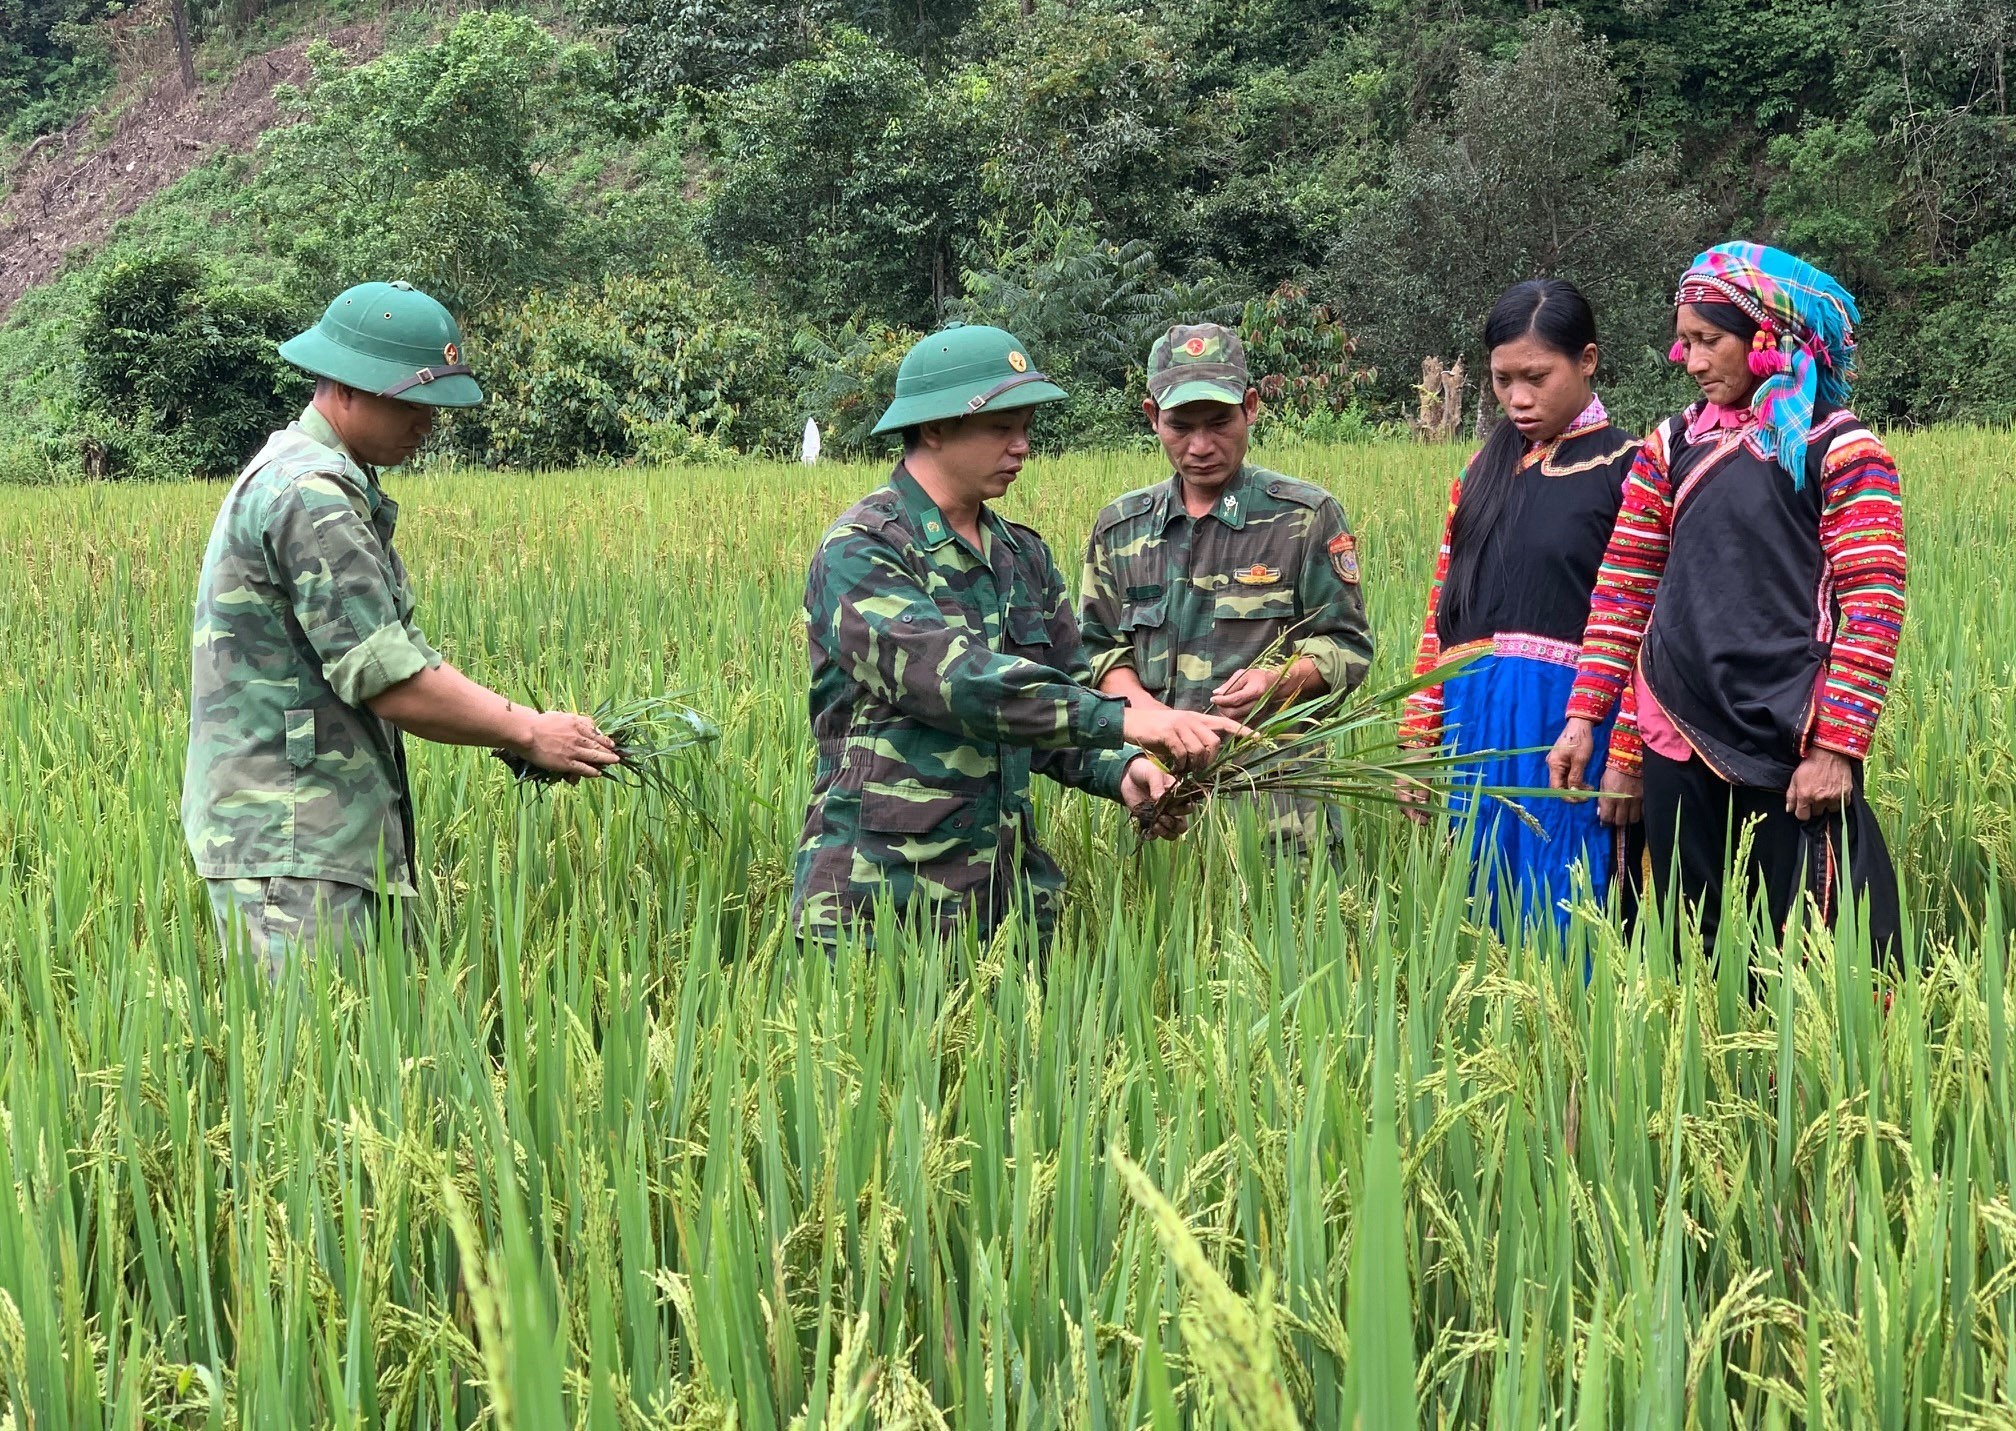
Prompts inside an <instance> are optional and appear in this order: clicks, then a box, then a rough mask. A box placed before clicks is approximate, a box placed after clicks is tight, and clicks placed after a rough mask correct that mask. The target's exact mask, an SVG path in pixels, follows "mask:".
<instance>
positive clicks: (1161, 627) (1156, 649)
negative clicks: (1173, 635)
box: [1120, 596, 1171, 692]
mask: <svg viewBox="0 0 2016 1431" xmlns="http://www.w3.org/2000/svg"><path fill="white" fill-rule="evenodd" d="M1120 634H1121V635H1122V636H1124V637H1126V638H1127V642H1128V644H1129V645H1130V646H1132V647H1133V649H1134V674H1135V675H1136V676H1138V677H1139V678H1140V680H1141V684H1142V685H1144V686H1146V687H1147V688H1148V689H1149V690H1151V691H1158V692H1159V691H1164V690H1167V689H1168V687H1169V667H1170V662H1171V650H1170V643H1169V598H1168V597H1167V596H1158V597H1156V598H1155V599H1154V600H1153V601H1130V602H1128V603H1126V604H1125V605H1124V606H1122V607H1121V608H1120Z"/></svg>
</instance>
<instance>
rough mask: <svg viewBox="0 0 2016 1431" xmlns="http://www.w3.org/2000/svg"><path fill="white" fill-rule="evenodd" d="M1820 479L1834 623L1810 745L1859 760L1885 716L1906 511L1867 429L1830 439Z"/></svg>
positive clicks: (1890, 467) (1891, 470) (1891, 465)
mask: <svg viewBox="0 0 2016 1431" xmlns="http://www.w3.org/2000/svg"><path fill="white" fill-rule="evenodd" d="M1821 475H1822V481H1823V483H1824V486H1823V487H1822V489H1821V492H1822V497H1823V499H1824V505H1823V506H1822V508H1821V512H1820V551H1821V554H1822V556H1823V557H1824V558H1825V560H1826V562H1827V572H1828V576H1829V579H1830V580H1831V581H1832V583H1833V587H1834V601H1835V604H1836V606H1837V608H1838V609H1839V611H1840V623H1839V625H1838V626H1837V627H1836V629H1835V632H1834V645H1833V649H1832V650H1831V651H1830V652H1829V653H1828V657H1827V675H1826V678H1825V680H1824V681H1823V683H1822V685H1821V690H1820V703H1819V708H1818V710H1817V711H1816V712H1815V716H1814V725H1813V743H1814V744H1815V745H1818V746H1821V747H1823V748H1825V749H1827V750H1832V751H1836V752H1838V753H1839V754H1842V755H1846V756H1850V757H1852V758H1854V759H1856V760H1861V759H1863V758H1864V757H1866V756H1867V755H1868V754H1869V742H1870V739H1871V737H1873V736H1874V735H1875V732H1876V720H1877V717H1878V716H1880V715H1881V714H1882V713H1883V701H1884V698H1885V697H1886V696H1887V695H1888V694H1889V690H1890V675H1891V672H1892V671H1893V670H1894V669H1895V668H1896V664H1897V641H1898V638H1899V637H1900V636H1901V635H1902V634H1903V631H1904V503H1903V498H1902V494H1901V492H1900V491H1899V488H1898V481H1897V464H1896V462H1895V461H1893V460H1892V459H1891V456H1890V454H1889V452H1887V451H1886V450H1884V447H1883V444H1882V443H1881V442H1879V441H1878V440H1877V439H1876V438H1875V437H1874V436H1873V435H1871V434H1870V433H1869V431H1868V430H1867V429H1865V428H1861V427H1855V428H1851V429H1850V430H1848V431H1847V432H1844V433H1843V434H1842V435H1841V436H1840V437H1838V438H1837V439H1835V441H1834V443H1833V445H1832V446H1831V447H1830V448H1829V449H1828V451H1827V457H1826V460H1825V462H1824V463H1823V464H1822V466H1821Z"/></svg>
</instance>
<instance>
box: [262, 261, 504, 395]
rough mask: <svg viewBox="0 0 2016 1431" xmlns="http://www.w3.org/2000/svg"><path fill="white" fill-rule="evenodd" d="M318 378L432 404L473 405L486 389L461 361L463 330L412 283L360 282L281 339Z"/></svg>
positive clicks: (285, 351) (293, 359)
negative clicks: (303, 328) (311, 322)
mask: <svg viewBox="0 0 2016 1431" xmlns="http://www.w3.org/2000/svg"><path fill="white" fill-rule="evenodd" d="M280 356H281V357H283V358H285V359H286V360H287V361H288V362H290V363H292V364H293V365H294V366H295V367H297V368H302V369H305V370H306V371H308V372H311V373H313V374H314V375H315V376H316V377H318V378H333V379H334V380H335V381H337V382H339V383H342V384H343V385H344V386H345V387H352V388H356V389H357V390H358V391H359V392H366V393H375V394H377V395H378V396H379V397H390V398H399V399H400V400H402V401H404V402H417V403H425V404H426V405H427V406H429V407H475V406H476V405H477V404H478V403H480V402H482V401H483V389H482V388H480V387H478V386H477V385H476V379H475V377H474V375H473V374H471V372H470V371H469V365H468V364H467V363H465V362H463V361H462V330H461V329H460V328H458V327H457V326H456V325H455V318H454V316H453V315H452V314H450V313H449V311H448V310H447V309H446V308H443V307H442V306H441V305H440V304H439V303H438V302H436V301H435V300H434V299H432V298H429V297H428V296H427V295H426V294H424V293H422V292H421V291H420V290H419V289H417V288H415V287H414V286H413V285H412V284H410V283H404V282H400V283H360V284H358V285H357V286H356V287H355V288H348V289H345V290H344V291H343V292H341V293H339V294H337V295H336V298H335V301H334V302H332V303H331V304H330V305H329V309H328V311H327V312H325V313H324V314H323V315H322V318H321V321H320V322H318V323H316V325H315V326H314V327H313V328H310V329H309V330H308V331H307V332H305V333H302V334H299V335H297V336H296V337H292V338H289V339H288V340H287V341H286V342H284V343H282V344H281V345H280Z"/></svg>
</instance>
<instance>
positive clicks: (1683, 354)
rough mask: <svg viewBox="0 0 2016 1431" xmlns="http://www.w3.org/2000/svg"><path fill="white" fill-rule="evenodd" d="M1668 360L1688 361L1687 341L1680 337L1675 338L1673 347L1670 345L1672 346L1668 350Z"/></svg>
mask: <svg viewBox="0 0 2016 1431" xmlns="http://www.w3.org/2000/svg"><path fill="white" fill-rule="evenodd" d="M1666 361H1667V362H1669V363H1684V362H1686V361H1687V345H1686V344H1685V343H1683V342H1681V341H1680V340H1679V339H1678V338H1675V339H1674V340H1673V346H1672V347H1670V348H1668V349H1667V350H1666Z"/></svg>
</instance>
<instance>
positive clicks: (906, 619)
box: [903, 611, 911, 626]
mask: <svg viewBox="0 0 2016 1431" xmlns="http://www.w3.org/2000/svg"><path fill="white" fill-rule="evenodd" d="M910 621H911V617H910V614H909V613H908V612H907V611H906V612H905V613H904V614H903V624H904V625H905V626H908V625H909V624H910Z"/></svg>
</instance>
